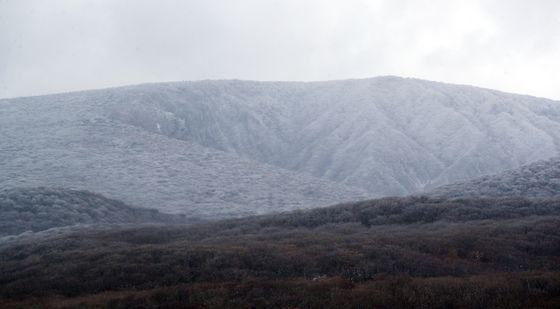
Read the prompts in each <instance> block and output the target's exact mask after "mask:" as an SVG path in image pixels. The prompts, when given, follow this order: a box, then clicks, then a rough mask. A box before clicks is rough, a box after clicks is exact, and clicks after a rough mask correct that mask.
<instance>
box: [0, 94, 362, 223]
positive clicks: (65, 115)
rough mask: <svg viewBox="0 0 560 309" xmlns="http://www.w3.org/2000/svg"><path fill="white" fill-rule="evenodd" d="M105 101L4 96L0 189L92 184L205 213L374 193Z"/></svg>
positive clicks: (162, 206)
mask: <svg viewBox="0 0 560 309" xmlns="http://www.w3.org/2000/svg"><path fill="white" fill-rule="evenodd" d="M99 96H100V97H99ZM107 102H112V101H111V96H110V91H109V93H106V92H105V91H99V92H93V93H75V94H67V95H54V96H47V97H37V98H25V99H15V100H7V101H0V123H2V126H3V128H2V130H0V135H2V136H0V149H2V151H1V152H0V189H1V188H14V187H36V186H60V187H64V188H75V189H85V190H91V191H94V192H98V193H100V194H103V195H105V196H108V197H111V198H116V199H119V200H122V201H124V202H126V203H129V204H131V205H138V206H142V207H146V208H156V209H159V210H162V211H164V212H168V213H181V214H185V215H186V216H187V217H191V218H204V219H215V218H220V217H231V216H241V215H250V214H259V213H264V212H274V211H285V210H290V209H293V208H309V207H317V206H327V205H329V204H332V203H337V202H341V201H348V200H353V199H357V198H358V199H359V198H364V197H366V196H367V195H366V194H365V192H364V191H363V190H360V189H354V188H347V187H344V186H343V185H339V184H336V183H333V182H330V181H328V180H322V179H318V178H314V177H312V176H306V175H300V174H296V173H294V172H290V171H287V170H284V169H280V168H277V167H274V166H271V165H267V164H263V163H258V162H255V161H251V160H248V159H245V158H241V157H238V156H236V155H233V154H228V153H225V152H222V151H218V150H214V149H211V148H206V147H203V146H201V145H199V144H197V143H193V142H188V141H183V140H178V139H174V138H169V137H166V136H163V135H160V134H155V133H151V132H148V131H146V130H144V129H141V128H138V127H135V126H131V125H127V124H123V123H120V122H118V121H115V120H112V119H110V118H109V117H106V116H105V115H104V111H105V110H104V109H103V108H104V104H105V103H107ZM132 107H133V106H131V108H132ZM132 110H133V109H132Z"/></svg>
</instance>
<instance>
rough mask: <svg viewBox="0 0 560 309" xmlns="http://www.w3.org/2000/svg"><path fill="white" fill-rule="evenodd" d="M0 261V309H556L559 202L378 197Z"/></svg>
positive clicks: (25, 246) (119, 232)
mask: <svg viewBox="0 0 560 309" xmlns="http://www.w3.org/2000/svg"><path fill="white" fill-rule="evenodd" d="M0 260H1V261H2V263H1V264H0V273H1V274H2V276H1V277H0V296H1V298H2V301H1V302H0V306H3V307H7V308H18V306H30V305H32V304H42V305H43V306H45V307H65V306H66V307H76V306H79V307H102V306H108V307H110V308H138V307H144V308H156V307H165V306H167V307H180V306H182V307H191V308H199V307H210V308H223V307H248V308H249V307H283V308H324V307H327V306H330V307H333V306H337V307H341V308H355V307H357V306H364V304H367V306H366V307H373V308H401V307H407V308H413V307H426V308H452V307H453V308H473V307H475V308H481V307H485V308H486V307H492V308H525V307H529V306H530V307H533V308H539V307H540V308H557V307H558V305H560V200H525V199H519V198H509V199H458V200H444V199H432V198H426V197H411V198H387V199H381V200H373V201H365V202H359V203H351V204H345V205H338V206H334V207H329V208H322V209H315V210H311V211H299V212H295V213H288V214H282V215H277V216H264V217H253V218H244V219H235V220H227V221H220V222H215V223H208V224H201V225H195V226H178V225H173V226H163V225H162V226H154V225H150V226H138V227H134V228H131V227H117V228H112V229H105V230H88V229H84V230H81V231H76V232H71V233H68V234H63V235H51V236H46V238H44V239H42V241H40V242H39V241H34V240H33V239H27V240H21V241H19V242H11V243H5V244H3V245H0ZM45 266H48V267H45Z"/></svg>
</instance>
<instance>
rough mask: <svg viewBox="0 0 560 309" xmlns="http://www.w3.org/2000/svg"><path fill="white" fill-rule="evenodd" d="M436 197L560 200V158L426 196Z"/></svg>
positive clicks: (436, 191) (431, 192) (444, 187)
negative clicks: (508, 197) (506, 197)
mask: <svg viewBox="0 0 560 309" xmlns="http://www.w3.org/2000/svg"><path fill="white" fill-rule="evenodd" d="M427 195H430V196H437V197H450V198H456V197H475V196H479V197H505V196H510V197H514V196H517V197H529V198H559V197H560V158H558V157H556V158H552V159H549V160H542V161H538V162H534V163H531V164H528V165H524V166H522V167H520V168H517V169H512V170H507V171H504V172H501V173H498V174H496V175H487V176H483V177H479V178H476V179H473V180H469V181H466V182H460V183H454V184H450V185H446V186H442V187H439V188H436V189H434V190H432V191H430V192H428V193H427Z"/></svg>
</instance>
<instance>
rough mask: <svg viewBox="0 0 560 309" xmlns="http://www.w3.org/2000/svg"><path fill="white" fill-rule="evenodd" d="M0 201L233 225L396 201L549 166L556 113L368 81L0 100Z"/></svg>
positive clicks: (413, 83) (466, 93)
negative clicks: (78, 199) (95, 207)
mask: <svg viewBox="0 0 560 309" xmlns="http://www.w3.org/2000/svg"><path fill="white" fill-rule="evenodd" d="M0 125H1V129H0V149H2V151H1V152H0V188H2V187H13V186H23V185H26V186H29V185H31V186H40V185H57V186H65V187H66V186H69V187H75V188H83V189H88V190H92V191H96V192H100V193H102V194H105V195H107V196H109V197H114V198H119V199H122V200H124V201H125V202H129V203H132V204H137V205H141V206H145V207H154V208H158V209H162V210H164V211H168V212H181V213H186V214H187V215H192V216H199V217H211V216H221V217H224V216H237V215H243V214H253V213H264V212H270V211H280V210H289V209H294V208H302V207H316V206H322V205H327V204H333V203H336V202H341V201H348V200H352V199H362V198H372V197H378V196H384V195H405V194H409V193H413V192H418V191H422V190H426V189H429V188H432V187H437V186H440V185H444V184H449V183H452V182H457V181H461V180H465V179H470V178H474V177H477V176H480V175H484V174H491V173H497V172H500V171H503V170H506V169H511V168H515V167H518V166H521V165H523V164H526V163H530V162H533V161H537V160H540V159H547V158H550V157H553V156H556V155H558V150H559V145H560V102H556V101H551V100H547V99H540V98H534V97H528V96H521V95H513V94H506V93H502V92H497V91H493V90H487V89H480V88H475V87H470V86H457V85H449V84H442V83H436V82H429V81H422V80H416V79H404V78H398V77H379V78H371V79H362V80H344V81H329V82H309V83H300V82H251V81H237V80H228V81H200V82H176V83H162V84H148V85H138V86H129V87H121V88H112V89H103V90H95V91H84V92H75V93H67V94H58V95H50V96H40V97H29V98H17V99H7V100H0Z"/></svg>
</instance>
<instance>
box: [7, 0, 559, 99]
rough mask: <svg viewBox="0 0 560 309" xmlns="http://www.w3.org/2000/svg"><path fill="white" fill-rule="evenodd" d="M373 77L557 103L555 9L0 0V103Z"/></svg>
mask: <svg viewBox="0 0 560 309" xmlns="http://www.w3.org/2000/svg"><path fill="white" fill-rule="evenodd" d="M377 75H399V76H410V77H418V78H424V79H430V80H438V81H445V82H451V83H463V84H472V85H477V86H482V87H488V88H495V89H500V90H504V91H509V92H516V93H525V94H531V95H536V96H542V97H549V98H553V99H560V78H559V75H560V1H557V0H532V1H528V0H501V1H499V0H479V1H476V0H465V1H460V0H457V1H453V0H430V1H427V0H379V1H376V0H369V1H366V0H340V1H337V0H328V1H327V0H184V1H179V0H176V1H173V0H159V1H156V0H153V1H143V0H128V1H118V0H90V1H87V0H83V1H80V0H0V97H15V96H24V95H36V94H44V93H54V92H63V91H71V90H80V89H91V88H101V87H110V86H117V85H125V84H136V83H143V82H158V81H172V80H198V79H224V78H239V79H251V80H326V79H344V78H361V77H371V76H377Z"/></svg>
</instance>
